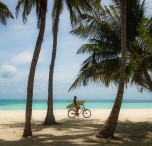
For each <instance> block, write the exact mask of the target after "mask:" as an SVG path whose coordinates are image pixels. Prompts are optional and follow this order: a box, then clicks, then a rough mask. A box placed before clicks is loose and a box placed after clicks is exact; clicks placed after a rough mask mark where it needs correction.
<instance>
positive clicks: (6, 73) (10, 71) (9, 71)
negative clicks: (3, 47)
mask: <svg viewBox="0 0 152 146" xmlns="http://www.w3.org/2000/svg"><path fill="white" fill-rule="evenodd" d="M16 73H17V69H16V68H15V67H14V66H12V65H9V64H7V63H6V64H4V65H2V66H1V72H0V74H1V76H2V77H3V78H12V77H14V76H15V75H16Z"/></svg>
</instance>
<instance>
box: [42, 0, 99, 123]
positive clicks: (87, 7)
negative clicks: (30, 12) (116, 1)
mask: <svg viewBox="0 0 152 146" xmlns="http://www.w3.org/2000/svg"><path fill="white" fill-rule="evenodd" d="M64 2H65V4H66V5H67V8H68V10H69V13H70V20H71V24H72V26H75V25H76V24H77V23H78V22H79V19H78V15H79V14H81V12H82V11H83V12H87V11H91V9H92V7H94V8H96V7H98V6H99V5H100V0H93V1H89V0H85V1H84V0H65V1H64V0H54V7H53V11H52V18H53V27H52V32H53V50H52V59H51V65H50V72H49V89H48V110H47V115H46V118H45V121H44V124H45V125H49V124H56V122H55V117H54V114H53V72H54V64H55V59H56V51H57V34H58V29H59V28H58V25H59V18H60V14H61V13H62V10H63V6H64Z"/></svg>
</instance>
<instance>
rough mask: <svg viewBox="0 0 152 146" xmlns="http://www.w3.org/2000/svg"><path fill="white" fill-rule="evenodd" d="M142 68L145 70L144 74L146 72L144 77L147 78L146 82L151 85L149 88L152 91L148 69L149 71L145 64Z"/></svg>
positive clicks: (151, 81)
mask: <svg viewBox="0 0 152 146" xmlns="http://www.w3.org/2000/svg"><path fill="white" fill-rule="evenodd" d="M141 69H142V71H143V74H144V77H145V80H146V83H147V85H148V86H149V89H150V91H152V80H151V78H150V76H149V74H148V71H147V68H146V66H145V65H144V64H142V65H141Z"/></svg>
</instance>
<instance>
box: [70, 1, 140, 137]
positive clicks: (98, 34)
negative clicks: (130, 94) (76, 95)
mask: <svg viewBox="0 0 152 146" xmlns="http://www.w3.org/2000/svg"><path fill="white" fill-rule="evenodd" d="M127 2H128V4H129V6H130V4H132V3H131V1H127ZM134 2H137V1H134ZM117 6H119V3H118V5H117ZM136 6H137V5H136ZM142 7H143V5H142ZM111 8H112V6H111ZM130 9H131V12H132V13H133V14H132V15H130V17H132V19H131V20H134V21H133V22H132V23H131V25H127V26H128V31H127V32H129V33H128V35H127V36H128V37H127V47H128V46H129V45H131V43H132V42H133V41H134V40H135V38H136V35H137V34H138V31H136V28H137V26H136V27H135V25H139V24H138V23H139V22H140V21H141V18H142V15H143V11H140V13H139V15H138V16H139V17H137V15H134V14H136V13H137V14H138V11H134V10H135V9H132V7H130ZM112 11H113V13H114V14H116V10H115V9H113V8H112ZM106 12H108V13H109V17H110V18H111V19H110V21H109V17H107V15H105V17H104V19H105V20H104V21H103V20H101V18H100V17H95V18H94V17H92V16H87V15H83V18H84V19H85V18H88V19H87V20H86V22H88V21H90V20H92V19H93V21H91V22H90V24H91V25H90V26H89V25H87V26H85V27H83V26H81V27H79V28H78V29H76V30H74V31H73V33H74V34H76V35H80V37H82V38H85V37H90V38H91V39H90V40H91V43H93V45H92V44H87V45H83V46H82V48H80V49H79V51H78V53H84V52H87V53H91V56H90V57H89V58H88V59H87V60H86V61H85V62H84V63H83V64H82V65H83V66H82V68H81V70H80V74H79V75H78V78H77V79H76V81H75V82H74V84H73V85H72V87H76V86H78V85H81V84H83V85H86V84H87V83H88V82H89V81H95V82H96V81H99V79H100V81H101V82H104V83H105V84H106V85H107V86H108V85H109V82H110V81H116V82H118V81H119V82H120V81H121V80H120V79H119V78H123V77H122V76H121V73H120V71H119V68H120V67H121V66H122V64H121V62H120V59H119V58H120V57H119V56H120V55H119V48H120V45H119V44H120V43H119V41H120V39H119V37H118V36H119V25H118V23H117V22H118V21H119V15H115V16H113V15H111V12H110V11H109V10H108V9H107V8H106ZM134 12H136V13H134ZM96 14H97V13H96ZM103 14H104V11H103ZM103 14H102V15H103ZM128 14H129V13H128ZM95 16H97V15H95ZM133 16H135V17H133ZM128 18H129V17H128ZM135 18H136V19H135ZM138 18H140V19H138ZM128 20H130V19H128ZM107 21H109V22H108V23H107ZM136 21H137V23H136ZM109 24H110V25H109ZM131 27H132V29H130V28H131ZM133 28H135V29H133ZM90 29H91V30H90ZM130 30H133V31H130ZM134 30H135V31H134ZM131 33H132V34H131ZM129 35H130V37H129ZM124 54H125V52H123V55H124ZM122 62H123V64H125V63H124V62H125V60H122ZM123 67H124V66H123ZM127 70H130V67H128V69H127ZM127 70H126V72H127V75H129V74H131V73H130V71H127ZM123 71H124V70H123ZM123 74H124V73H123ZM127 75H126V81H127V77H128V76H127ZM129 76H130V75H129ZM118 79H119V80H118ZM122 84H124V83H123V82H121V84H120V83H119V88H118V94H117V98H116V101H115V104H114V107H113V110H112V112H111V114H110V116H109V118H108V120H107V121H106V123H105V125H104V126H103V128H102V129H101V130H100V131H99V134H98V137H101V135H102V136H103V137H110V136H113V134H114V131H115V128H116V123H117V119H118V115H119V111H120V105H121V101H122V95H123V94H122V93H123V88H121V86H120V85H122ZM122 87H123V86H122ZM120 93H121V94H120ZM119 94H120V95H121V96H120V95H119ZM115 112H116V113H115Z"/></svg>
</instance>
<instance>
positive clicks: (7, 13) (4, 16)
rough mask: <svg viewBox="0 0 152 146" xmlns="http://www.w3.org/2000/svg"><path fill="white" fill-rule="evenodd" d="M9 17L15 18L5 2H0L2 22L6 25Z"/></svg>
mask: <svg viewBox="0 0 152 146" xmlns="http://www.w3.org/2000/svg"><path fill="white" fill-rule="evenodd" d="M8 18H11V19H14V17H13V15H12V13H11V12H10V10H9V9H8V7H7V6H6V5H5V4H3V3H2V2H0V22H1V23H2V24H3V25H6V20H7V19H8Z"/></svg>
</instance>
